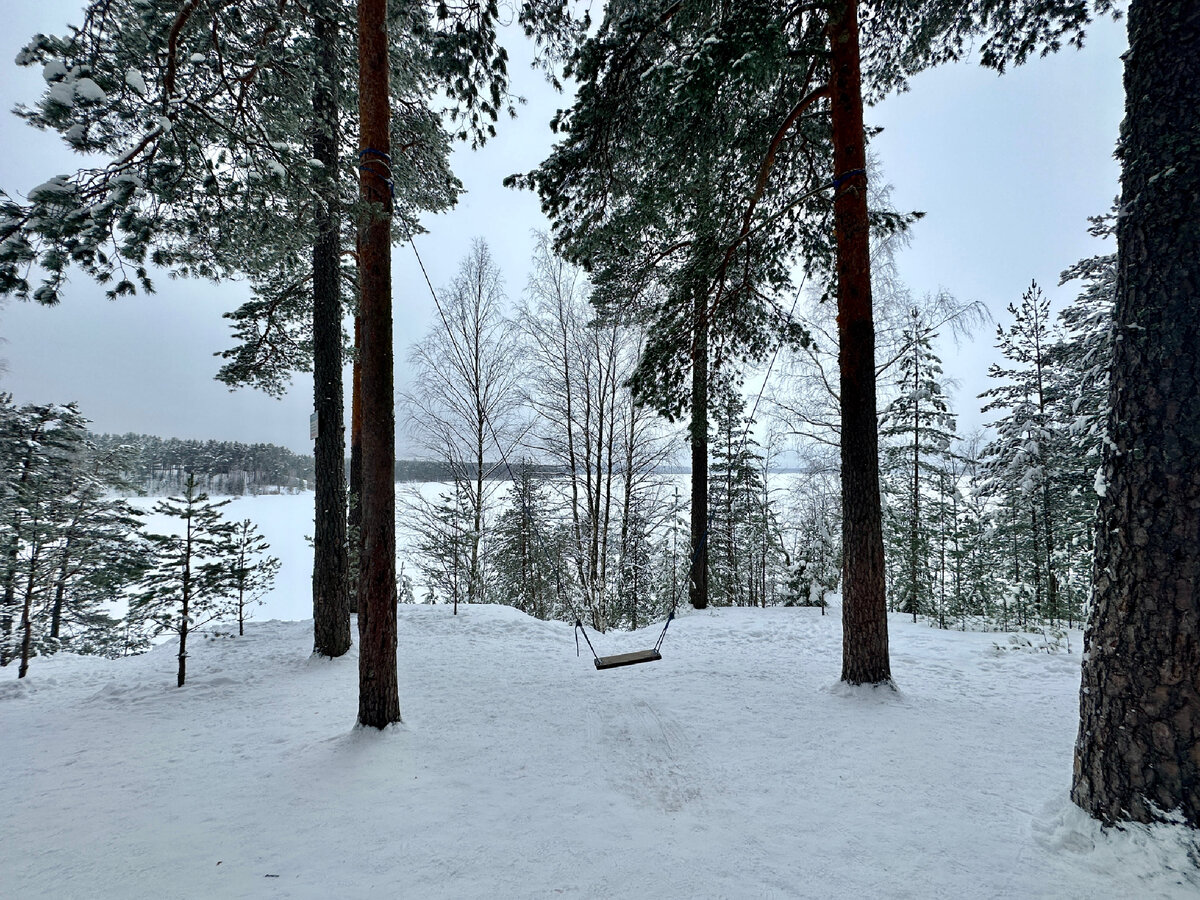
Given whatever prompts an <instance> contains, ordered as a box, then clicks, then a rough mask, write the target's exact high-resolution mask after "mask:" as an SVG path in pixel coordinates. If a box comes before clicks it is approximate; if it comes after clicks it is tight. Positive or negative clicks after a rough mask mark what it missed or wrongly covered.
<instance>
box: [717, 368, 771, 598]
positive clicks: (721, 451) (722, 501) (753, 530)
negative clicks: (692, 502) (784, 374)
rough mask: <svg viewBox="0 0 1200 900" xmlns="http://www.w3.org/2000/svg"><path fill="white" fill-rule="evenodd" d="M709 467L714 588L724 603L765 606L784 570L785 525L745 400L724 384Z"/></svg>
mask: <svg viewBox="0 0 1200 900" xmlns="http://www.w3.org/2000/svg"><path fill="white" fill-rule="evenodd" d="M717 397H718V398H719V399H718V401H717V406H716V408H715V410H714V411H713V440H712V451H711V452H712V462H711V466H710V469H709V504H710V505H709V510H710V514H709V522H708V534H707V543H708V548H709V551H708V555H709V593H710V599H711V601H712V602H713V603H714V604H717V605H721V606H765V605H766V603H767V601H768V598H769V597H770V598H773V597H774V595H775V593H776V591H777V588H778V583H779V582H780V581H781V576H782V571H783V555H782V546H781V544H780V536H779V525H778V522H777V520H776V518H775V513H774V510H773V509H772V504H771V498H770V494H769V492H768V489H767V483H766V476H765V472H764V459H763V454H762V453H760V452H759V444H758V441H757V440H756V439H755V438H754V437H753V436H752V435H751V433H750V431H751V428H752V426H753V424H754V423H753V422H752V421H751V420H750V419H749V417H748V416H747V415H746V414H745V400H744V398H743V397H742V396H741V394H740V393H739V392H738V391H737V389H736V388H734V387H733V386H732V385H728V384H723V385H721V386H720V387H719V388H718V391H717Z"/></svg>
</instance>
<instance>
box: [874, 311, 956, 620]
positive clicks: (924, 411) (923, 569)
mask: <svg viewBox="0 0 1200 900" xmlns="http://www.w3.org/2000/svg"><path fill="white" fill-rule="evenodd" d="M903 337H904V341H905V343H906V345H907V348H906V349H905V351H904V353H903V355H902V356H901V357H900V361H899V366H898V371H897V373H896V384H895V387H896V389H897V393H896V396H895V398H894V399H893V400H892V402H891V403H890V404H888V407H887V409H885V410H884V413H883V415H882V417H881V420H880V433H879V436H880V438H881V440H882V441H883V442H884V449H883V468H884V481H885V483H886V484H887V493H888V497H889V499H888V507H887V509H888V514H887V516H886V517H885V524H886V525H887V526H888V527H887V528H886V530H885V535H886V537H887V538H888V542H887V543H888V545H889V547H890V549H891V553H890V554H889V557H890V559H891V560H892V561H893V562H892V565H891V566H890V568H891V574H892V578H891V583H892V606H893V608H895V609H900V610H903V611H904V612H907V613H910V614H911V615H912V617H913V621H914V622H915V621H916V620H917V614H918V613H920V612H928V611H930V608H931V604H930V599H931V596H932V580H931V579H932V575H933V570H932V569H931V568H930V551H931V543H932V540H933V536H932V532H933V530H934V527H933V525H932V520H934V519H935V516H933V515H931V514H930V513H931V511H932V510H931V509H930V508H929V507H932V506H933V505H934V504H933V503H932V502H929V503H928V504H927V502H926V498H929V497H933V496H937V495H938V494H939V489H940V487H941V485H942V481H943V479H944V477H945V475H946V473H947V465H948V462H949V456H950V447H951V445H952V444H953V442H954V440H955V432H954V428H955V417H954V414H953V413H952V412H951V411H950V405H949V400H948V398H947V396H946V394H945V391H944V388H943V381H944V377H943V374H942V363H941V360H940V359H939V358H938V356H937V354H936V353H934V350H933V341H934V340H936V339H937V333H936V331H934V330H933V328H932V327H931V326H930V325H929V324H928V323H926V322H925V321H924V320H923V318H922V316H921V314H920V311H919V310H918V309H917V308H915V307H914V308H913V309H912V310H911V312H910V314H909V321H908V325H907V327H906V328H905V329H904V332H903Z"/></svg>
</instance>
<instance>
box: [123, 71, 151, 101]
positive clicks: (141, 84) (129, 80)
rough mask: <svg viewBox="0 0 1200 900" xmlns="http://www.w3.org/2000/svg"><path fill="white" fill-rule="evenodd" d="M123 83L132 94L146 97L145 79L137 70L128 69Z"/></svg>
mask: <svg viewBox="0 0 1200 900" xmlns="http://www.w3.org/2000/svg"><path fill="white" fill-rule="evenodd" d="M125 83H126V84H127V85H129V87H130V89H131V90H132V91H133V92H134V93H136V94H138V95H139V96H141V97H145V96H146V79H145V78H143V77H142V73H141V72H139V71H138V70H137V69H129V70H128V71H126V72H125Z"/></svg>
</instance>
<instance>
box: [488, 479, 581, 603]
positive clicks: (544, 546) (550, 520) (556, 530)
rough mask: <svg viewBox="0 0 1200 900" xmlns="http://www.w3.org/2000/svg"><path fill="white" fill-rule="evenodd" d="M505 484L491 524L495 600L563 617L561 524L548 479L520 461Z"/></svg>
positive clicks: (563, 562)
mask: <svg viewBox="0 0 1200 900" xmlns="http://www.w3.org/2000/svg"><path fill="white" fill-rule="evenodd" d="M513 474H514V476H515V477H514V480H513V481H512V483H511V484H510V485H509V490H508V498H507V503H506V509H505V510H504V512H503V513H501V514H500V517H499V518H498V519H497V521H496V527H495V529H494V537H493V543H494V547H493V550H492V552H491V554H490V555H491V557H492V559H493V565H494V568H495V573H496V588H495V590H494V592H493V596H494V597H495V598H496V600H497V602H500V603H504V604H506V605H508V606H512V607H514V608H516V609H519V610H521V611H522V612H524V613H527V614H528V615H531V616H533V617H535V618H538V619H550V618H563V615H562V612H563V610H562V606H561V604H562V598H560V596H559V595H560V593H561V592H562V591H563V589H564V581H565V580H566V579H565V578H564V573H563V568H564V564H565V561H564V559H563V555H562V550H563V548H562V541H561V529H560V527H559V526H558V524H557V523H556V522H555V520H554V516H553V513H552V511H551V509H552V507H551V498H550V496H549V493H548V488H547V486H546V484H545V483H544V482H543V481H542V480H540V479H539V478H538V477H537V476H535V475H534V472H533V466H532V464H531V463H530V462H529V461H528V460H525V461H523V462H522V463H521V464H520V465H518V466H517V469H516V471H515V472H514V473H513Z"/></svg>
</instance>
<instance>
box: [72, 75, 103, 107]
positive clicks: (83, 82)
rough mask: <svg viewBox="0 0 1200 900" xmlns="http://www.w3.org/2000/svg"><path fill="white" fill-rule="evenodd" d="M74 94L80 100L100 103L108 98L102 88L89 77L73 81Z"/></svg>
mask: <svg viewBox="0 0 1200 900" xmlns="http://www.w3.org/2000/svg"><path fill="white" fill-rule="evenodd" d="M75 96H76V97H78V98H79V99H80V100H87V101H90V102H96V103H102V102H103V101H104V100H106V99H108V95H107V94H106V93H104V89H103V88H102V87H100V85H98V84H96V82H94V81H92V79H90V78H80V79H79V80H78V81H76V82H75Z"/></svg>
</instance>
